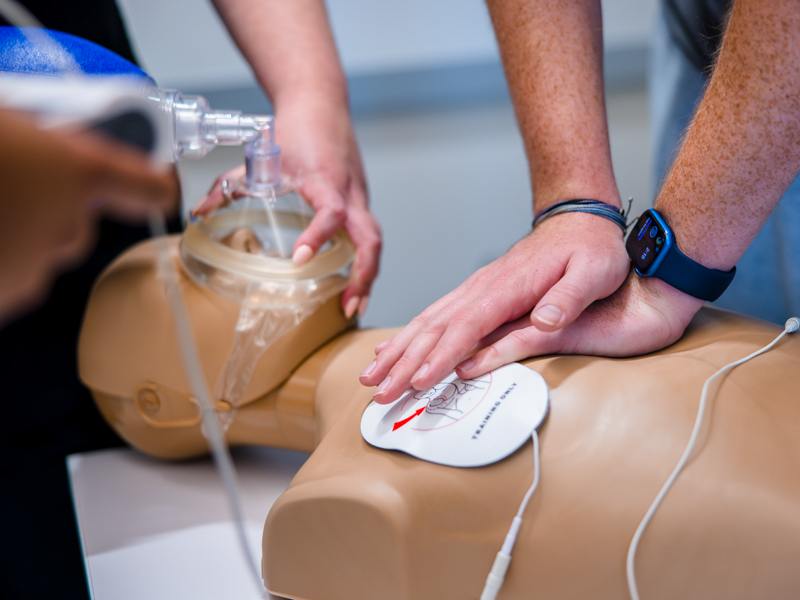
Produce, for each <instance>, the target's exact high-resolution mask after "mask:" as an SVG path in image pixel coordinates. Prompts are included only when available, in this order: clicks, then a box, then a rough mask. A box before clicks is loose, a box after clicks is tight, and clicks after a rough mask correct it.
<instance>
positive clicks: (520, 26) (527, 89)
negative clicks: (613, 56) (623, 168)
mask: <svg viewBox="0 0 800 600" xmlns="http://www.w3.org/2000/svg"><path fill="white" fill-rule="evenodd" d="M488 4H489V11H490V13H491V16H492V20H493V22H494V26H495V30H496V32H497V39H498V42H499V44H500V50H501V54H502V58H503V65H504V67H505V71H506V77H507V79H508V84H509V88H510V89H511V95H512V99H513V101H514V107H515V110H516V113H517V120H518V122H519V127H520V132H521V134H522V138H523V140H524V142H525V148H526V152H527V156H528V162H529V165H530V173H531V182H532V187H533V199H534V204H535V209H536V212H540V211H542V210H543V209H544V208H546V207H548V206H550V205H552V204H554V203H556V202H559V201H562V200H570V199H578V198H588V199H594V200H601V201H603V202H606V203H609V204H612V205H615V206H617V207H619V205H620V199H619V193H618V192H617V188H616V183H615V181H614V174H613V171H612V168H611V154H610V149H609V145H608V130H607V124H606V114H605V103H604V93H603V75H602V52H603V44H602V24H601V15H600V3H599V0H597V1H594V2H590V1H579V0H567V1H563V0H537V1H532V0H490V1H489V3H488ZM628 268H629V261H628V257H627V254H626V252H625V249H624V246H623V238H622V231H621V229H620V228H619V227H618V226H617V225H616V224H614V223H613V222H611V221H609V220H607V219H604V218H602V217H599V216H596V215H587V214H579V213H568V214H562V215H558V216H555V217H552V218H550V219H548V220H546V221H544V222H542V223H541V225H539V226H537V228H536V231H535V232H533V233H532V234H531V235H529V236H527V237H526V238H524V239H523V240H521V241H520V242H518V243H517V244H516V245H515V246H514V247H513V248H512V249H511V250H510V251H509V252H508V253H506V254H505V255H504V256H503V257H501V258H500V259H498V260H497V261H495V262H494V263H492V264H491V265H489V266H487V267H485V268H483V269H481V270H480V271H478V272H477V273H476V274H475V275H473V276H472V277H470V279H468V280H467V281H466V282H465V283H464V284H462V285H461V286H460V287H459V288H458V289H456V290H455V291H453V292H451V293H450V294H449V295H447V296H445V297H444V298H443V299H441V300H439V301H438V302H436V303H435V304H433V305H432V306H431V307H429V308H428V309H427V310H425V311H424V312H423V313H422V314H421V315H420V316H419V317H417V318H416V319H414V321H412V323H411V324H410V325H409V326H408V327H406V328H405V329H404V330H403V331H402V332H401V333H400V334H398V335H397V336H396V337H395V338H394V339H393V340H392V341H391V342H389V343H388V344H387V345H386V346H384V347H382V348H381V349H380V353H379V354H378V356H377V358H376V360H375V362H374V363H373V364H371V365H370V366H369V367H367V369H365V371H364V373H363V374H362V377H361V381H362V383H364V384H365V385H376V384H379V385H378V389H377V390H376V395H375V397H376V400H378V401H380V402H391V401H392V400H394V399H396V398H398V397H399V396H400V395H401V394H402V393H403V392H404V391H405V390H406V389H407V388H408V386H409V384H411V385H413V386H414V387H415V388H418V389H423V388H425V387H427V386H429V385H432V384H434V383H436V382H438V381H439V380H441V379H442V378H443V377H444V376H445V375H447V374H448V373H449V372H450V371H452V369H453V368H454V367H455V366H456V365H458V364H459V363H460V362H462V361H463V360H464V359H466V358H468V357H469V356H470V354H472V353H474V352H475V351H476V350H477V349H478V348H480V347H481V346H482V345H484V344H485V343H486V340H487V339H491V336H492V335H493V333H494V332H496V331H498V328H500V327H501V326H503V325H504V324H506V323H509V322H515V323H520V324H524V326H526V327H530V329H532V330H533V331H538V332H539V333H541V332H552V331H558V330H560V329H562V328H564V327H565V326H568V325H569V323H571V322H572V321H574V319H576V318H577V317H578V315H580V314H581V312H582V311H583V310H584V309H585V308H586V307H587V306H588V305H589V304H591V303H592V302H593V301H595V300H597V299H598V298H605V297H607V296H609V295H610V294H612V293H613V292H614V291H615V290H616V289H617V288H618V287H619V286H620V285H621V284H622V282H623V281H624V279H625V276H626V275H627V273H628ZM531 311H532V312H531ZM529 313H530V314H529ZM515 335H516V334H515Z"/></svg>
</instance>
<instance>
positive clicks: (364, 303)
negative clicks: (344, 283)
mask: <svg viewBox="0 0 800 600" xmlns="http://www.w3.org/2000/svg"><path fill="white" fill-rule="evenodd" d="M368 305H369V296H364V297H363V298H362V299H361V302H360V303H359V305H358V316H359V317H363V316H364V313H365V312H367V306H368Z"/></svg>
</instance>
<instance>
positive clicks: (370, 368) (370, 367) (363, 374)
mask: <svg viewBox="0 0 800 600" xmlns="http://www.w3.org/2000/svg"><path fill="white" fill-rule="evenodd" d="M377 364H378V361H376V360H373V361H372V362H371V363H369V364H368V365H367V367H366V368H365V369H364V370H363V371H361V375H359V377H366V376H367V375H369V374H370V373H372V372H373V371H374V370H375V365H377Z"/></svg>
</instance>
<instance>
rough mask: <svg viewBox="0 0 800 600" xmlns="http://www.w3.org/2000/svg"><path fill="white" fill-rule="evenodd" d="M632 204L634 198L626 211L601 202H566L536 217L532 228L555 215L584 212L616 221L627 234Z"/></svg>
mask: <svg viewBox="0 0 800 600" xmlns="http://www.w3.org/2000/svg"><path fill="white" fill-rule="evenodd" d="M631 202H633V198H630V199H629V201H628V210H627V211H624V210H621V209H619V208H617V207H616V206H614V205H612V204H606V203H605V202H600V201H599V200H583V199H581V200H564V201H563V202H556V203H555V204H553V205H552V206H548V207H547V208H546V209H544V210H543V211H542V212H540V213H539V214H538V215H536V218H535V219H534V220H533V224H532V225H531V227H533V228H535V227H536V225H537V224H539V223H541V222H542V221H544V220H545V219H549V218H550V217H553V216H555V215H560V214H562V213H568V212H582V213H590V214H593V215H598V216H600V217H605V218H606V219H609V220H611V221H614V223H616V224H617V225H619V226H620V227H621V228H622V232H623V233H625V232H626V231H627V230H628V213H629V212H630V208H631Z"/></svg>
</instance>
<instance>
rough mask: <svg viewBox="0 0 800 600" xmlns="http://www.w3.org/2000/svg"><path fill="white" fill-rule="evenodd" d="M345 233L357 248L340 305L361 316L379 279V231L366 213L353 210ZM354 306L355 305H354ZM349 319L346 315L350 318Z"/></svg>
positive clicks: (378, 227)
mask: <svg viewBox="0 0 800 600" xmlns="http://www.w3.org/2000/svg"><path fill="white" fill-rule="evenodd" d="M345 230H346V231H347V233H348V234H349V235H350V238H351V239H352V240H353V243H354V244H355V246H356V258H355V261H354V262H353V268H352V271H351V274H350V283H349V284H348V286H347V288H346V289H345V291H344V294H343V296H342V305H343V306H344V307H345V314H347V312H348V311H347V309H349V308H352V309H353V310H354V311H355V309H357V310H358V314H359V315H360V316H363V315H364V313H365V312H366V310H367V305H368V304H369V294H370V291H371V289H372V282H373V281H375V278H376V277H377V276H378V266H379V264H380V256H381V247H382V241H381V230H380V226H379V225H378V222H377V220H376V219H375V217H374V216H373V215H372V213H370V212H369V210H360V209H355V208H352V209H350V211H349V214H348V216H347V221H346V222H345ZM356 303H357V305H356ZM349 316H350V315H348V317H349Z"/></svg>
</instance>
